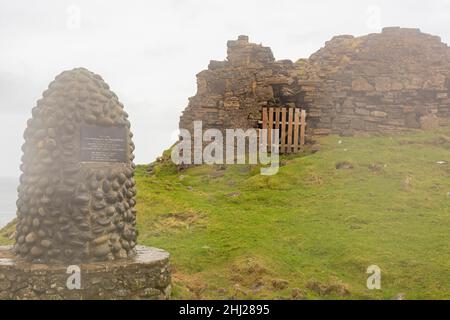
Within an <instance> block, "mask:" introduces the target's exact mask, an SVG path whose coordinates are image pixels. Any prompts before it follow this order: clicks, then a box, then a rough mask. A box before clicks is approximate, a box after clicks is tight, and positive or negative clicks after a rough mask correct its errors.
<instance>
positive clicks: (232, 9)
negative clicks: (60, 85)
mask: <svg viewBox="0 0 450 320" xmlns="http://www.w3.org/2000/svg"><path fill="white" fill-rule="evenodd" d="M77 12H79V13H80V15H79V17H80V19H78V21H79V23H77ZM382 26H403V27H419V28H421V30H422V31H423V32H427V33H431V34H435V35H439V36H441V37H442V39H443V41H444V42H446V43H448V42H449V39H450V28H449V27H450V0H428V1H425V0H422V1H414V0H413V1H411V0H410V1H406V0H405V1H377V0H373V1H364V0H363V1H361V0H359V1H357V0H354V1H348V0H347V1H345V0H344V1H326V0H325V1H319V0H315V1H309V0H308V1H300V0H292V1H288V0H284V1H283V0H281V1H280V0H278V1H275V0H273V1H266V0H240V1H237V0H236V1H235V0H227V1H224V0H222V1H218V0H186V1H181V0H180V1H177V0H165V1H161V0H160V1H149V0H147V1H140V0H130V1H125V0H122V1H112V0H108V1H107V0H104V1H100V0H82V1H81V0H78V1H77V0H72V1H65V0H53V1H51V0H40V1H30V0H0V115H1V119H2V122H1V124H2V125H1V126H0V134H1V137H2V139H1V140H0V141H1V149H0V150H1V152H2V154H1V157H0V176H17V175H18V174H19V171H18V167H19V164H20V156H21V150H20V147H21V145H22V142H23V141H22V133H23V131H24V129H25V125H26V120H27V119H28V118H29V117H30V115H31V108H32V107H34V106H35V102H36V100H37V99H39V98H40V97H41V94H42V92H43V91H44V90H45V89H46V88H47V86H48V84H49V83H50V81H52V80H53V78H54V77H55V76H56V75H57V74H59V73H60V72H62V71H63V70H66V69H72V68H74V67H81V66H82V67H86V68H88V69H90V70H91V71H93V72H96V73H99V74H100V75H101V76H102V77H103V78H104V79H105V81H106V82H107V83H108V84H109V85H110V86H111V88H112V90H113V91H114V92H116V94H117V95H118V96H119V99H120V100H121V101H122V102H123V103H124V104H125V108H126V110H127V111H128V113H129V114H130V118H131V122H132V130H133V132H134V134H135V143H136V147H137V149H136V162H137V163H149V162H151V161H153V160H154V159H155V157H156V156H158V155H160V154H161V153H162V151H163V150H164V149H165V148H167V147H169V146H170V144H171V143H172V140H171V139H172V138H171V136H173V132H174V131H175V130H176V128H177V126H178V120H179V116H180V114H181V111H182V110H183V109H184V108H185V107H186V105H187V102H188V100H187V99H188V97H190V96H193V95H194V94H195V91H196V78H195V74H197V73H198V72H200V71H201V70H203V69H205V68H206V67H207V65H208V63H209V60H212V59H214V60H223V59H225V57H226V41H227V40H230V39H236V38H237V36H238V35H240V34H246V35H249V36H250V40H251V41H252V42H256V43H263V44H264V45H266V46H270V47H271V48H272V50H273V52H274V54H275V57H276V58H277V59H291V60H294V61H295V60H297V59H298V58H305V57H308V56H309V55H310V54H312V53H313V52H315V51H316V50H318V49H319V48H320V47H322V46H323V45H324V43H325V41H327V40H329V39H330V38H331V37H332V36H334V35H338V34H353V35H364V34H367V33H372V32H379V31H380V30H381V27H382Z"/></svg>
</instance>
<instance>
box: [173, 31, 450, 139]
mask: <svg viewBox="0 0 450 320" xmlns="http://www.w3.org/2000/svg"><path fill="white" fill-rule="evenodd" d="M197 83H198V91H197V94H196V95H195V96H194V97H192V98H190V100H189V105H188V107H187V108H186V110H185V111H184V112H183V115H182V116H181V120H180V128H185V129H189V130H192V122H193V121H194V120H202V121H203V127H204V128H205V129H207V128H218V129H222V130H223V129H225V128H243V129H245V128H255V127H258V120H260V118H261V114H260V112H261V108H262V107H263V106H288V107H296V108H302V109H305V110H306V111H307V113H308V130H307V132H308V134H309V136H311V135H313V134H330V133H337V134H343V135H350V134H354V133H355V132H360V131H364V132H386V131H394V132H397V131H402V130H410V129H419V128H422V129H429V128H430V127H436V126H438V125H447V124H449V119H450V97H449V91H450V49H449V47H448V46H447V45H446V44H444V43H442V42H441V40H440V38H439V37H436V36H432V35H428V34H425V33H421V32H420V30H418V29H406V28H397V27H391V28H385V29H383V32H382V33H379V34H370V35H367V36H363V37H353V36H337V37H334V38H333V39H331V40H330V41H329V42H327V43H326V44H325V47H324V48H322V49H320V50H319V51H318V52H316V53H314V54H313V55H312V56H311V57H310V58H309V59H301V60H298V61H297V62H295V63H293V62H291V61H289V60H282V61H275V59H274V57H273V55H272V52H271V50H270V48H267V47H263V46H261V45H256V44H252V43H249V41H248V37H246V36H240V37H239V38H238V40H237V41H229V42H228V57H227V60H225V61H211V63H210V65H209V67H208V70H205V71H202V72H201V73H199V74H198V75H197Z"/></svg>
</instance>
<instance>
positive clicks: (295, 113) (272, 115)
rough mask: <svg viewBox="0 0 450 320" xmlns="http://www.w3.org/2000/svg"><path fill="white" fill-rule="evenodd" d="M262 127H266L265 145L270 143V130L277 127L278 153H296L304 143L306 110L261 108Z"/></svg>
mask: <svg viewBox="0 0 450 320" xmlns="http://www.w3.org/2000/svg"><path fill="white" fill-rule="evenodd" d="M261 123H262V129H267V145H268V146H270V145H272V134H273V132H272V130H273V129H278V130H279V132H278V135H279V138H280V153H296V152H299V151H301V150H302V149H303V148H302V147H303V146H304V145H305V129H306V111H305V110H301V109H298V108H276V107H273V108H263V109H262V121H261Z"/></svg>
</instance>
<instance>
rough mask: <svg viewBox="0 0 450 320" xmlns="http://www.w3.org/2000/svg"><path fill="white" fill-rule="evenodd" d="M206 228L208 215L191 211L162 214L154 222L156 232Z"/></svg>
mask: <svg viewBox="0 0 450 320" xmlns="http://www.w3.org/2000/svg"><path fill="white" fill-rule="evenodd" d="M205 226H206V215H205V214H203V213H199V212H195V211H191V210H187V211H182V212H170V213H167V214H162V215H159V216H158V217H157V220H156V221H155V222H154V230H155V231H158V230H163V231H164V232H167V231H176V230H190V229H193V228H204V227H205Z"/></svg>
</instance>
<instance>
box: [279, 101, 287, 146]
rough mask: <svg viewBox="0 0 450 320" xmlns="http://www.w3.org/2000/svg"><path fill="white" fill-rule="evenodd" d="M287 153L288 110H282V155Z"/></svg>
mask: <svg viewBox="0 0 450 320" xmlns="http://www.w3.org/2000/svg"><path fill="white" fill-rule="evenodd" d="M285 152H286V108H281V150H280V153H285Z"/></svg>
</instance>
